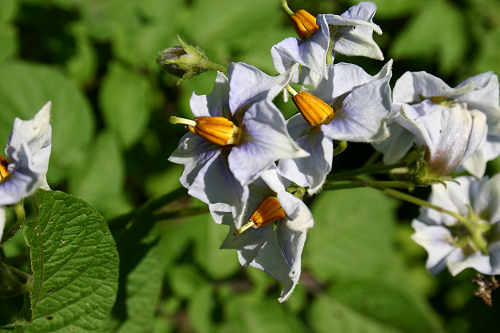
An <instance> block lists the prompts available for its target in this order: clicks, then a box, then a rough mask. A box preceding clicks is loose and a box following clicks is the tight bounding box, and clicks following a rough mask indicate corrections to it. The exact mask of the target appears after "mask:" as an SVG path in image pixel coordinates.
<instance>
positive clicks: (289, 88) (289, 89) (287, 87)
mask: <svg viewBox="0 0 500 333" xmlns="http://www.w3.org/2000/svg"><path fill="white" fill-rule="evenodd" d="M285 89H286V90H288V92H289V93H290V95H292V96H295V95H297V94H298V92H297V91H296V90H295V89H293V88H292V86H291V85H289V84H287V85H286V86H285Z"/></svg>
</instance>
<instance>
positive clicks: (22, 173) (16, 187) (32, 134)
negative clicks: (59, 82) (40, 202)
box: [0, 102, 52, 206]
mask: <svg viewBox="0 0 500 333" xmlns="http://www.w3.org/2000/svg"><path fill="white" fill-rule="evenodd" d="M50 107H51V103H50V102H48V103H46V104H45V105H44V106H43V107H42V108H41V109H40V111H38V113H37V114H36V115H35V116H34V118H33V119H31V120H21V119H19V118H16V119H15V120H14V127H13V129H12V132H11V134H10V138H9V141H8V142H7V146H6V147H5V151H4V152H5V156H6V158H4V157H1V156H0V206H6V205H13V204H15V203H17V202H19V201H21V200H22V199H23V198H25V197H27V196H29V195H31V194H33V192H35V191H36V190H37V189H38V188H43V189H50V188H49V186H48V184H47V179H46V174H47V170H48V167H49V158H50V150H51V134H52V128H51V126H50Z"/></svg>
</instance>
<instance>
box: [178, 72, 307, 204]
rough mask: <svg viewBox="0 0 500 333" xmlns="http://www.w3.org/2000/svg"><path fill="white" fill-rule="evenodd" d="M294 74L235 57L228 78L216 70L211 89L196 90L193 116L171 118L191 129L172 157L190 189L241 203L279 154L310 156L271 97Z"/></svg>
mask: <svg viewBox="0 0 500 333" xmlns="http://www.w3.org/2000/svg"><path fill="white" fill-rule="evenodd" d="M292 74H293V73H287V74H286V75H279V76H276V77H272V76H269V75H267V74H265V73H263V72H261V71H260V70H258V69H257V68H255V67H253V66H249V65H246V64H243V63H233V64H231V65H230V66H229V79H228V78H227V77H226V76H225V75H224V74H223V73H221V72H218V75H217V79H216V82H215V85H214V88H213V91H212V93H211V94H209V95H202V96H198V95H196V94H193V96H192V97H191V100H190V104H191V110H192V112H193V115H194V117H195V119H194V120H190V119H182V118H178V117H172V118H171V121H172V122H173V123H176V124H183V125H186V126H187V128H188V129H189V131H190V133H187V134H186V135H185V136H184V137H183V138H182V139H181V141H180V144H179V146H178V148H177V150H176V151H174V152H173V153H172V155H171V156H170V158H169V160H170V161H171V162H174V163H180V164H184V165H185V168H184V172H183V174H182V176H181V179H180V181H181V183H182V185H183V186H184V187H186V188H187V189H188V191H189V194H190V195H192V196H194V197H196V198H198V199H200V200H202V201H204V202H206V203H208V204H215V203H220V202H225V203H227V202H230V201H231V202H234V205H235V206H239V205H241V204H242V203H241V201H242V199H241V197H242V191H243V187H244V186H246V185H247V184H248V183H250V182H252V181H253V180H255V179H256V178H258V176H259V174H260V172H262V171H263V170H265V169H267V168H268V167H270V166H271V165H274V162H275V161H276V160H278V159H280V158H298V157H303V156H307V153H306V152H304V151H303V150H302V149H300V148H299V147H298V146H297V145H296V144H295V142H294V141H293V140H292V139H291V137H290V136H289V134H288V132H287V130H286V122H285V119H284V117H283V115H282V114H281V112H280V111H279V110H278V109H277V108H276V106H275V105H274V104H273V103H272V99H273V98H274V97H275V96H276V95H277V94H278V93H279V92H280V91H281V90H282V89H283V87H284V86H285V85H286V84H288V82H289V81H290V77H291V75H292ZM217 182H218V184H217ZM212 183H213V185H212V186H211V185H209V184H212Z"/></svg>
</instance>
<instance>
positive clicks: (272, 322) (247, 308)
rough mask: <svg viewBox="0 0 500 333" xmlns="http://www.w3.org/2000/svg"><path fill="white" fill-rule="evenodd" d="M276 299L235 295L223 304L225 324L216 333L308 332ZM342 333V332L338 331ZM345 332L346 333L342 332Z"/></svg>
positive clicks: (251, 295)
mask: <svg viewBox="0 0 500 333" xmlns="http://www.w3.org/2000/svg"><path fill="white" fill-rule="evenodd" d="M285 309H286V308H285V307H284V306H283V304H280V303H278V302H277V301H276V299H263V298H262V297H261V296H260V295H257V297H255V296H254V295H253V294H243V295H236V296H233V297H231V298H230V299H228V300H227V302H226V304H225V317H224V318H225V319H226V320H225V322H224V324H223V325H221V326H220V327H218V328H217V329H216V330H215V331H216V332H224V333H226V332H227V333H230V332H239V333H246V332H248V333H254V332H259V333H268V332H269V333H288V332H294V333H301V332H309V331H308V330H307V329H306V328H305V327H304V324H303V323H302V322H301V321H300V320H299V318H298V317H296V316H293V315H290V313H288V312H286V311H285ZM338 332H342V331H338ZM344 332H347V331H344Z"/></svg>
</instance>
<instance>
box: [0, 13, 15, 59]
mask: <svg viewBox="0 0 500 333" xmlns="http://www.w3.org/2000/svg"><path fill="white" fill-rule="evenodd" d="M17 49H18V42H17V32H16V29H15V28H14V27H13V26H11V25H10V24H8V23H2V22H0V63H1V62H3V61H5V60H6V59H9V58H11V57H12V56H14V55H15V54H16V53H17Z"/></svg>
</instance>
